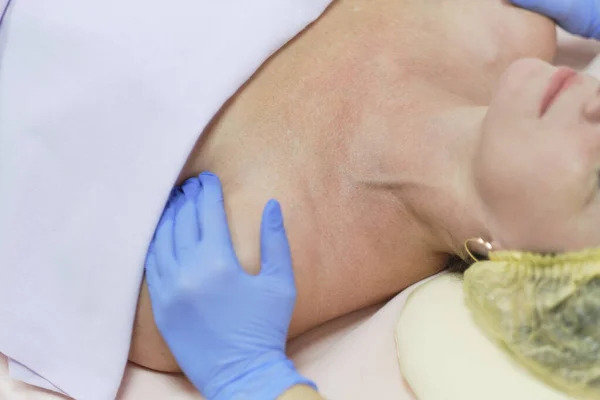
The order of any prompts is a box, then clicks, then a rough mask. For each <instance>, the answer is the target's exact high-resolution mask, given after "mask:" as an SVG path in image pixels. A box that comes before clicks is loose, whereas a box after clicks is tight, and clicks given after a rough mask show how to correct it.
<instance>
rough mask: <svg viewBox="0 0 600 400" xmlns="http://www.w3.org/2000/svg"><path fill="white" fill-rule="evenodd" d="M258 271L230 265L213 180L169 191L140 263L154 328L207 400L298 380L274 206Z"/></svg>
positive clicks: (286, 267) (285, 251) (287, 263)
mask: <svg viewBox="0 0 600 400" xmlns="http://www.w3.org/2000/svg"><path fill="white" fill-rule="evenodd" d="M260 250H261V261H262V268H261V272H260V274H259V275H257V276H252V275H249V274H247V273H246V272H245V271H244V270H243V269H242V267H241V266H240V264H239V262H238V260H237V257H236V254H235V251H234V249H233V245H232V242H231V238H230V235H229V228H228V225H227V218H226V215H225V209H224V206H223V193H222V189H221V184H220V182H219V179H218V178H217V177H216V176H215V175H212V174H209V173H203V174H201V175H200V177H199V178H192V179H189V180H188V181H187V182H185V184H184V185H183V186H182V188H181V189H175V190H174V192H173V194H172V195H171V198H170V200H169V202H168V204H167V206H166V209H165V211H164V214H163V216H162V218H161V221H160V223H159V224H158V228H157V230H156V233H155V236H154V239H153V240H152V243H151V245H150V248H149V251H148V256H147V259H146V280H147V282H148V289H149V292H150V298H151V301H152V309H153V312H154V318H155V321H156V324H157V326H158V329H159V330H160V332H161V334H162V336H163V337H164V338H165V340H166V342H167V344H168V346H169V348H170V349H171V351H172V353H173V355H174V356H175V359H176V360H177V362H178V363H179V366H180V367H181V369H182V370H183V372H184V373H185V374H186V375H187V377H188V378H189V379H190V381H191V382H192V383H193V384H194V385H195V386H196V388H198V390H200V392H202V394H203V395H204V396H205V397H206V398H207V399H209V400H212V399H219V400H220V399H233V398H236V399H237V398H240V399H242V398H243V399H275V398H277V397H278V396H279V395H280V394H281V393H283V392H284V391H286V390H287V389H288V388H290V387H292V386H294V385H297V384H307V385H310V386H313V387H314V384H313V383H311V382H310V381H308V380H307V379H305V378H303V377H302V376H300V375H299V374H298V373H297V372H296V370H295V368H294V365H293V364H292V362H291V361H290V360H289V359H288V358H287V357H286V355H285V343H286V338H287V332H288V327H289V324H290V321H291V318H292V312H293V310H294V304H295V301H296V286H295V283H294V274H293V270H292V261H291V256H290V250H289V245H288V241H287V237H286V233H285V229H284V226H283V217H282V214H281V208H280V206H279V204H278V203H277V202H276V201H274V200H271V201H270V202H269V203H268V204H267V205H266V207H265V209H264V213H263V219H262V225H261V249H260Z"/></svg>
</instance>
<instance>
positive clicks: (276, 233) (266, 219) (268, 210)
mask: <svg viewBox="0 0 600 400" xmlns="http://www.w3.org/2000/svg"><path fill="white" fill-rule="evenodd" d="M260 256H261V271H260V274H261V275H278V276H281V277H282V278H285V279H290V280H291V281H292V282H293V280H294V272H293V270H292V256H291V254H290V245H289V242H288V239H287V235H286V232H285V227H284V226H283V215H282V213H281V206H280V205H279V203H278V202H277V201H276V200H269V202H268V203H267V205H266V206H265V209H264V211H263V216H262V223H261V227H260Z"/></svg>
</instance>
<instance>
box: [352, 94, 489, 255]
mask: <svg viewBox="0 0 600 400" xmlns="http://www.w3.org/2000/svg"><path fill="white" fill-rule="evenodd" d="M486 111H487V107H474V106H465V105H459V106H457V105H453V106H450V107H448V106H444V107H440V108H439V111H436V112H434V113H431V112H429V116H427V117H426V118H424V119H423V118H422V119H421V123H420V124H419V127H415V126H412V127H411V128H408V129H406V131H407V132H408V133H407V134H405V135H403V136H402V137H401V138H399V137H398V132H395V133H396V137H387V138H385V140H384V141H383V142H384V143H387V145H386V146H377V149H378V151H377V154H376V155H375V156H374V157H373V159H376V160H377V165H378V168H371V169H370V170H368V174H366V175H364V176H363V177H362V179H360V181H361V183H363V184H364V185H367V186H369V187H371V188H372V189H373V190H384V191H387V192H390V193H393V195H394V197H395V198H396V199H398V200H399V201H400V202H401V203H402V204H404V205H405V207H406V208H407V209H408V210H409V211H410V212H411V213H412V214H413V216H414V217H415V219H416V220H417V221H418V222H419V223H421V224H422V225H423V227H424V228H425V229H426V231H428V232H429V235H428V236H429V238H430V246H431V247H432V249H433V250H434V251H436V252H441V253H448V254H458V255H463V254H464V251H463V249H464V242H465V240H466V239H469V238H473V237H481V238H484V239H487V240H489V234H488V231H487V229H486V226H485V223H484V214H483V207H482V201H481V199H480V196H479V194H478V192H477V190H476V188H475V185H474V179H473V175H474V170H473V162H472V160H473V157H474V154H475V151H477V148H478V145H479V137H480V132H481V125H482V123H483V119H484V116H485V113H486ZM363 143H370V144H371V146H372V145H373V143H374V141H373V138H372V137H371V138H370V141H367V140H365V141H364V142H363ZM390 143H394V144H397V145H396V146H393V145H390ZM363 171H364V170H363Z"/></svg>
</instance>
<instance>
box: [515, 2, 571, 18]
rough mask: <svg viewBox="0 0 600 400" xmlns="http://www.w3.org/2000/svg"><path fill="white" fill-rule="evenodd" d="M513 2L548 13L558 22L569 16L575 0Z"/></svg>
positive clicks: (532, 9)
mask: <svg viewBox="0 0 600 400" xmlns="http://www.w3.org/2000/svg"><path fill="white" fill-rule="evenodd" d="M511 2H512V3H513V4H514V5H516V6H518V7H522V8H525V9H527V10H530V11H533V12H536V13H539V14H543V15H546V16H547V17H549V18H551V19H554V20H556V21H558V22H562V21H564V20H565V19H566V18H568V17H569V15H570V14H571V13H572V11H573V10H572V7H574V5H575V2H574V0H511Z"/></svg>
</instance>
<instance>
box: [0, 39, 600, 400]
mask: <svg viewBox="0 0 600 400" xmlns="http://www.w3.org/2000/svg"><path fill="white" fill-rule="evenodd" d="M599 53H600V43H599V42H593V41H585V40H581V39H576V38H573V37H570V36H569V35H566V34H564V33H563V32H559V55H558V57H557V59H556V63H557V64H561V65H569V66H572V67H574V68H577V69H580V70H583V69H587V71H588V72H589V73H591V74H593V75H596V76H597V77H600V58H598V57H597V55H598V54H599ZM422 283H423V282H420V283H418V284H417V285H414V286H412V287H411V288H409V289H407V290H405V291H403V292H402V293H400V294H399V295H398V296H396V297H395V298H393V299H392V300H390V301H389V302H387V303H385V304H382V305H379V306H375V307H371V308H368V309H365V310H362V311H359V312H356V313H353V314H350V315H347V316H345V317H342V318H340V319H337V320H335V321H332V322H329V323H327V324H325V325H323V326H321V327H319V328H317V329H314V330H313V331H310V332H308V333H306V334H304V335H303V336H301V337H300V338H298V339H296V340H294V341H292V342H291V343H290V344H289V347H288V350H289V354H290V356H291V357H292V358H293V359H294V361H295V362H296V365H297V367H298V368H299V370H300V371H301V372H302V373H303V374H305V375H306V376H308V377H309V378H312V379H314V380H315V382H317V384H318V385H319V388H320V390H321V392H322V393H323V394H324V395H325V396H326V397H327V398H330V399H345V400H346V399H348V400H350V399H381V400H385V399H395V400H411V399H412V398H413V397H412V396H411V394H410V393H409V391H408V390H406V388H405V387H404V385H403V382H402V377H401V375H400V370H399V367H398V363H397V360H396V350H395V342H394V328H395V325H396V322H397V320H398V316H399V314H400V312H401V310H402V307H403V306H404V303H405V302H406V298H407V297H408V295H409V294H410V292H411V291H412V290H413V289H414V288H415V287H416V286H418V285H419V284H422ZM0 399H2V400H3V399H10V400H25V399H27V400H64V399H66V398H65V397H62V396H58V395H55V394H52V393H50V392H47V391H44V390H41V389H37V388H33V387H31V386H28V385H26V384H23V383H20V382H15V381H12V380H11V379H10V378H9V377H8V370H7V362H6V358H5V357H4V356H3V355H2V354H0ZM154 399H156V400H163V399H169V400H201V399H202V397H201V396H200V395H199V394H198V392H196V390H195V389H194V388H193V387H192V386H191V384H189V382H187V380H186V379H184V378H183V377H181V376H176V375H168V374H160V373H156V372H151V371H148V370H145V369H143V368H140V367H137V366H135V365H131V364H130V365H129V366H128V367H127V370H126V373H125V377H124V379H123V383H122V385H121V389H120V392H119V396H118V400H154Z"/></svg>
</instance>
